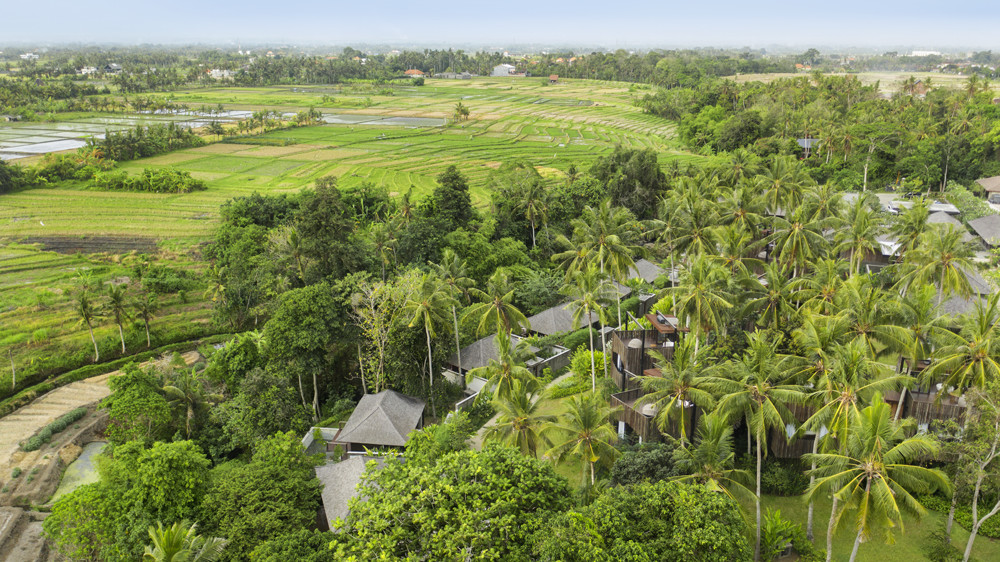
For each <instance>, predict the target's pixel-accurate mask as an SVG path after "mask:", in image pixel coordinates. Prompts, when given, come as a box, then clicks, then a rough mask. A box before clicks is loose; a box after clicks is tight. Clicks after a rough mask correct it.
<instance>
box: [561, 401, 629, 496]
mask: <svg viewBox="0 0 1000 562" xmlns="http://www.w3.org/2000/svg"><path fill="white" fill-rule="evenodd" d="M616 412H617V409H613V408H611V407H610V406H608V404H607V401H606V400H605V399H604V398H603V397H602V396H601V395H600V394H598V393H597V392H588V393H584V394H577V395H576V396H572V397H570V399H569V400H568V401H567V402H566V411H565V412H564V413H563V414H562V415H560V416H559V418H558V420H557V421H555V422H552V423H550V424H548V425H546V426H545V430H544V431H545V435H546V437H547V438H549V439H550V440H551V442H552V443H554V445H553V446H552V448H551V449H549V450H548V452H546V453H545V456H547V457H549V458H551V459H553V460H554V461H555V462H557V463H559V462H562V461H563V460H565V459H566V458H570V457H573V458H579V459H581V460H583V461H584V469H585V470H586V467H588V466H589V467H590V485H591V486H593V485H594V483H595V482H596V477H595V470H594V466H595V465H596V464H598V463H601V464H604V465H610V464H611V462H612V461H614V459H615V457H616V456H618V450H617V449H615V446H614V444H615V442H617V441H618V434H617V433H615V430H614V429H613V428H612V427H611V423H610V421H609V419H610V417H611V416H612V415H613V414H615V413H616ZM583 480H584V482H586V472H584V474H583Z"/></svg>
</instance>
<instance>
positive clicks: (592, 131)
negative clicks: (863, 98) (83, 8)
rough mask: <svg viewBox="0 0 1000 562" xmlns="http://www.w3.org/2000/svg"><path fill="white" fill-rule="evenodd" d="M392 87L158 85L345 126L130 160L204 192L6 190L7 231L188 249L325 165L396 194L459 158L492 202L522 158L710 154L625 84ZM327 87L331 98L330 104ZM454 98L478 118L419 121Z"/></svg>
mask: <svg viewBox="0 0 1000 562" xmlns="http://www.w3.org/2000/svg"><path fill="white" fill-rule="evenodd" d="M331 92H333V93H332V94H331ZM391 93H392V95H385V93H384V92H383V93H382V94H381V95H380V94H378V93H374V92H369V91H367V90H364V89H361V90H360V91H351V92H348V93H344V92H343V91H342V90H340V89H336V88H329V87H273V88H213V89H199V90H191V91H181V92H170V93H169V94H160V95H162V96H164V97H168V98H169V99H170V101H172V102H175V103H183V104H187V105H188V106H189V107H192V108H194V107H198V105H199V104H205V105H211V106H216V105H217V104H220V103H221V104H223V105H224V106H225V108H226V110H227V111H228V112H231V113H234V114H235V113H242V112H247V111H252V110H258V109H272V110H280V111H284V112H295V111H299V110H301V109H305V108H307V107H310V106H316V107H317V108H318V109H319V110H320V111H322V112H323V113H324V115H326V116H328V117H329V116H331V115H332V116H336V117H337V119H335V121H337V122H335V123H328V124H323V125H317V126H310V127H302V128H294V129H281V130H277V131H273V132H270V133H268V134H266V135H263V136H264V137H267V138H272V139H281V142H282V144H286V146H259V145H250V144H235V143H225V142H221V143H215V144H210V145H208V146H204V147H199V148H194V149H188V150H182V151H178V152H174V153H170V154H165V155H160V156H156V157H153V158H147V159H144V160H137V161H133V162H127V163H125V164H123V165H122V168H123V169H125V170H128V171H130V172H133V173H136V172H139V171H141V170H142V169H143V168H150V167H169V168H174V169H178V170H184V171H187V172H190V173H191V174H192V176H194V177H196V178H198V179H201V180H204V181H205V182H207V183H208V186H209V189H208V190H206V191H202V192H197V193H189V194H183V195H162V194H130V193H124V194H123V193H107V192H98V191H91V190H88V189H87V187H88V186H86V185H84V184H82V183H80V182H67V183H65V184H62V185H57V186H53V187H51V188H45V189H34V190H30V191H24V192H20V193H15V194H10V195H6V196H4V197H3V198H2V199H0V225H2V227H3V230H2V233H0V236H5V237H10V238H15V239H16V238H19V237H25V236H81V235H83V236H134V235H144V236H153V237H155V238H157V239H158V240H160V241H161V242H162V243H165V244H167V245H168V246H171V247H187V246H190V245H191V244H194V243H198V242H202V241H204V240H206V239H208V238H209V237H210V236H211V233H212V230H213V228H214V227H215V224H216V220H217V216H218V208H219V206H220V205H221V204H222V203H224V202H225V201H226V200H228V199H230V198H232V197H237V196H241V195H248V194H251V193H253V192H255V191H256V192H261V193H281V192H290V191H296V190H299V189H302V188H303V187H307V186H309V185H311V184H312V183H313V182H314V181H315V180H316V179H318V178H320V177H323V176H327V175H334V176H337V177H338V178H339V181H340V185H341V186H342V187H349V186H352V185H356V184H358V183H361V182H371V183H375V184H377V185H381V186H385V187H386V188H387V189H388V190H389V192H390V193H395V194H402V193H405V192H407V191H409V190H411V189H412V191H413V194H414V195H416V196H418V197H419V196H422V195H426V194H429V193H430V192H431V191H432V190H433V188H434V186H435V185H436V182H435V178H436V176H437V175H438V174H440V173H441V172H442V171H443V170H444V169H445V168H446V167H448V166H449V165H452V164H454V165H456V166H458V168H459V169H460V170H461V171H462V173H464V174H465V175H466V176H468V178H469V180H470V184H471V187H472V192H473V200H474V202H475V203H476V204H478V205H484V204H485V203H486V202H487V201H488V199H489V195H488V193H487V192H486V185H487V183H488V180H489V176H490V174H491V173H492V172H493V170H494V169H496V167H498V166H499V165H500V164H501V163H503V162H506V161H509V160H513V159H523V160H527V161H529V162H531V163H532V164H534V165H535V166H536V167H539V168H540V169H544V170H545V171H546V177H549V178H552V179H553V180H558V179H559V177H560V176H561V175H562V173H563V172H564V171H565V170H566V169H567V168H568V167H569V166H570V164H575V165H576V166H577V167H578V168H581V169H585V168H586V167H587V166H588V165H589V164H590V163H592V162H593V161H594V160H595V159H596V158H598V157H600V156H602V155H605V154H608V153H609V152H611V151H612V150H613V149H614V147H615V146H616V145H622V146H627V147H634V148H650V149H653V150H655V151H657V152H658V153H659V154H660V155H661V161H662V162H666V161H668V160H671V159H683V160H695V159H700V158H702V157H700V156H695V155H692V154H689V153H686V152H684V151H682V150H680V148H679V144H678V143H677V141H675V139H674V124H673V123H671V122H669V121H666V120H664V119H661V118H659V117H655V116H651V115H645V114H643V113H642V112H641V111H640V110H639V109H638V108H637V107H635V105H634V103H633V96H636V95H640V93H638V92H634V91H630V90H629V88H628V87H627V86H626V85H622V84H617V83H607V82H592V81H566V82H565V83H564V84H559V85H552V86H550V85H542V84H541V83H540V82H539V81H536V80H534V79H525V78H521V79H513V78H512V79H498V78H483V79H477V80H451V81H447V80H432V81H429V85H428V86H424V87H421V88H416V87H400V88H395V89H393V90H391ZM330 95H332V96H333V99H334V100H335V101H334V102H333V103H332V104H330V103H328V104H327V105H326V106H323V105H322V104H323V103H324V99H325V100H330V98H329V97H326V98H324V96H330ZM359 100H366V101H365V103H364V104H362V103H361V102H360V101H359ZM458 102H461V103H463V104H464V105H465V106H467V107H468V108H469V109H470V111H471V115H470V119H468V120H466V121H460V122H451V123H448V124H447V125H444V126H419V125H420V124H422V123H424V121H420V119H433V120H436V121H435V122H441V123H443V122H444V119H445V118H449V117H450V115H451V113H452V112H453V109H454V106H455V104H456V103H458ZM361 105H367V107H361ZM352 108H353V109H352ZM175 117H177V118H180V116H175ZM89 119H90V120H91V121H93V120H94V119H95V118H94V117H90V118H89ZM394 120H395V121H394ZM414 123H416V124H417V125H416V126H415V125H414ZM59 125H62V124H59Z"/></svg>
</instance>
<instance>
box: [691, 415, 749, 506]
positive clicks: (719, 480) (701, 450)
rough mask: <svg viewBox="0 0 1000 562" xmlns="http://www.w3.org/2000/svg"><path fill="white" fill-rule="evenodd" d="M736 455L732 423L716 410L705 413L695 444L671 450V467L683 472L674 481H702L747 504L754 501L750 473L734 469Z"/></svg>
mask: <svg viewBox="0 0 1000 562" xmlns="http://www.w3.org/2000/svg"><path fill="white" fill-rule="evenodd" d="M735 458H736V454H735V453H734V452H733V426H732V424H731V423H729V422H728V421H726V419H725V418H723V417H722V416H720V415H718V414H716V413H711V414H707V415H705V416H702V418H701V420H699V422H698V431H697V432H696V433H695V444H694V446H692V447H688V448H681V449H677V450H676V451H675V452H674V463H675V465H674V466H675V467H676V468H677V470H679V471H680V472H681V473H682V474H683V476H678V477H676V478H674V480H678V481H681V482H697V483H699V484H704V485H705V486H707V487H708V488H709V489H710V490H713V491H716V492H722V493H724V494H726V495H727V496H729V497H730V498H732V499H733V500H735V501H736V502H737V503H739V504H741V505H748V504H750V503H753V502H754V495H753V492H752V491H750V486H752V485H753V476H751V475H750V472H749V471H746V470H741V469H736V468H733V466H734V464H735Z"/></svg>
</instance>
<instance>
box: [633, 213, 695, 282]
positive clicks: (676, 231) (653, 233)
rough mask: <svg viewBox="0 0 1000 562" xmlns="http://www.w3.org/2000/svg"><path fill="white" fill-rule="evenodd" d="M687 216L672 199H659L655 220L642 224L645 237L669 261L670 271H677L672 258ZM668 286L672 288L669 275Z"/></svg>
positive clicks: (678, 247) (677, 248)
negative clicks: (664, 254) (663, 253)
mask: <svg viewBox="0 0 1000 562" xmlns="http://www.w3.org/2000/svg"><path fill="white" fill-rule="evenodd" d="M686 218H687V215H686V214H684V213H682V212H681V211H680V209H678V208H677V206H676V205H675V204H674V201H673V198H672V197H671V196H670V195H669V194H668V196H667V197H664V198H663V199H660V201H659V202H658V203H657V205H656V218H653V219H649V220H647V221H644V222H643V227H644V228H645V229H646V237H647V239H649V240H651V241H652V242H653V243H654V244H655V245H656V247H657V250H658V251H660V252H664V251H665V252H666V254H667V256H668V257H669V259H670V271H671V272H675V271H677V269H676V267H675V266H674V257H675V256H676V254H677V251H678V250H679V249H680V244H679V240H680V239H681V238H682V236H683V231H684V224H685V219H686ZM670 280H671V283H670V286H671V287H673V280H674V275H673V273H671V275H670Z"/></svg>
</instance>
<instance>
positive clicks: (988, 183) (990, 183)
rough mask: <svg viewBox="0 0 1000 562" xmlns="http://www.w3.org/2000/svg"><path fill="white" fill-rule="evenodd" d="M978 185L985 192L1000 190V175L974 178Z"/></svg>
mask: <svg viewBox="0 0 1000 562" xmlns="http://www.w3.org/2000/svg"><path fill="white" fill-rule="evenodd" d="M976 183H978V184H979V187H982V188H983V189H984V190H985V191H986V192H987V193H996V192H1000V176H993V177H991V178H980V179H978V180H976Z"/></svg>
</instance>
